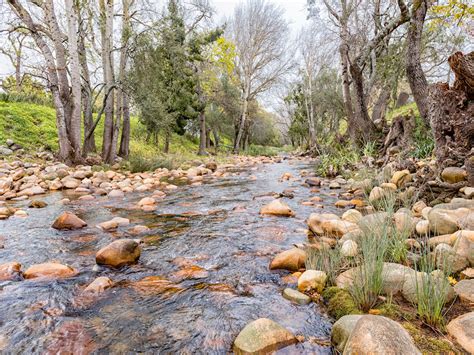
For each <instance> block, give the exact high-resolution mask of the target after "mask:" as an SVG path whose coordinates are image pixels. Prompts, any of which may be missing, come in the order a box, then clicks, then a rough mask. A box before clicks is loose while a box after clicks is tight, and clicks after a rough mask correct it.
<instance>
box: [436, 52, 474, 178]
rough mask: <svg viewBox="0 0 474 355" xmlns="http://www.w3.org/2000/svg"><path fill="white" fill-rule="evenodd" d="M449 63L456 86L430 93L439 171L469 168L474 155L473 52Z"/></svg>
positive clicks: (440, 86)
mask: <svg viewBox="0 0 474 355" xmlns="http://www.w3.org/2000/svg"><path fill="white" fill-rule="evenodd" d="M448 62H449V65H450V67H451V69H452V70H453V71H454V73H455V74H456V80H455V82H454V85H453V87H451V88H450V87H449V84H448V83H437V84H434V85H430V86H429V90H428V92H429V96H428V106H429V110H428V117H429V119H430V123H431V129H432V130H433V134H434V139H435V154H436V159H437V161H438V166H439V167H440V169H441V168H442V167H444V166H462V165H463V164H466V165H469V164H470V163H471V162H472V159H473V158H472V157H473V155H474V152H473V149H472V147H474V120H473V117H474V52H471V53H469V54H468V55H465V56H464V55H463V54H462V53H461V52H456V53H454V54H453V55H452V56H450V57H449V59H448Z"/></svg>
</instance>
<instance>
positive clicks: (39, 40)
mask: <svg viewBox="0 0 474 355" xmlns="http://www.w3.org/2000/svg"><path fill="white" fill-rule="evenodd" d="M8 3H9V5H10V7H11V8H12V10H13V11H14V12H15V14H16V15H17V16H18V18H19V19H21V21H23V23H24V24H25V25H26V27H27V28H28V29H29V30H30V32H31V36H32V37H33V39H34V41H35V43H36V45H37V46H38V48H39V49H40V51H41V53H42V54H43V56H44V58H45V60H46V68H47V74H48V87H49V89H50V91H51V95H52V97H53V104H54V107H55V109H56V127H57V130H58V142H59V159H61V160H62V161H64V162H66V163H72V161H71V156H72V148H71V142H70V141H69V137H68V133H67V122H66V110H65V107H64V103H63V101H62V97H61V92H60V85H61V84H60V80H59V75H58V68H57V66H56V60H55V58H54V55H53V52H52V50H51V48H49V46H48V44H47V42H46V41H45V40H44V38H43V37H42V35H41V34H40V32H39V31H38V30H37V28H36V25H35V24H34V21H33V19H32V17H31V15H30V14H29V13H28V11H27V10H26V9H25V8H24V7H23V6H22V5H21V4H20V3H19V2H18V0H8ZM68 89H69V87H68Z"/></svg>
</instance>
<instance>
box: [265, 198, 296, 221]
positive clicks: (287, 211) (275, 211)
mask: <svg viewBox="0 0 474 355" xmlns="http://www.w3.org/2000/svg"><path fill="white" fill-rule="evenodd" d="M260 214H263V215H273V216H286V217H291V216H294V215H295V214H294V212H293V211H292V210H291V208H290V207H288V205H287V204H285V203H283V202H282V201H281V200H279V199H278V200H274V201H272V202H270V203H269V204H268V205H265V206H263V207H262V208H261V209H260Z"/></svg>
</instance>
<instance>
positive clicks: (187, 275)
mask: <svg viewBox="0 0 474 355" xmlns="http://www.w3.org/2000/svg"><path fill="white" fill-rule="evenodd" d="M208 276H209V272H208V271H207V270H206V269H203V268H202V267H200V266H197V265H191V266H187V267H185V268H184V269H182V270H179V271H177V272H175V273H173V275H172V279H173V280H174V281H176V282H181V281H182V280H188V279H205V278H206V277H208Z"/></svg>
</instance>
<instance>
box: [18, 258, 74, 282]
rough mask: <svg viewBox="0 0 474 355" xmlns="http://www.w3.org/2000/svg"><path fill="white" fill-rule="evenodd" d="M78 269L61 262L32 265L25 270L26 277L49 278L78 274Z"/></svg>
mask: <svg viewBox="0 0 474 355" xmlns="http://www.w3.org/2000/svg"><path fill="white" fill-rule="evenodd" d="M76 273H77V271H76V270H74V269H73V268H72V267H70V266H67V265H63V264H60V263H54V262H50V263H43V264H36V265H31V266H30V267H29V268H28V269H26V271H25V272H24V276H25V278H26V279H35V278H38V277H47V278H66V277H71V276H74V275H76Z"/></svg>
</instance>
